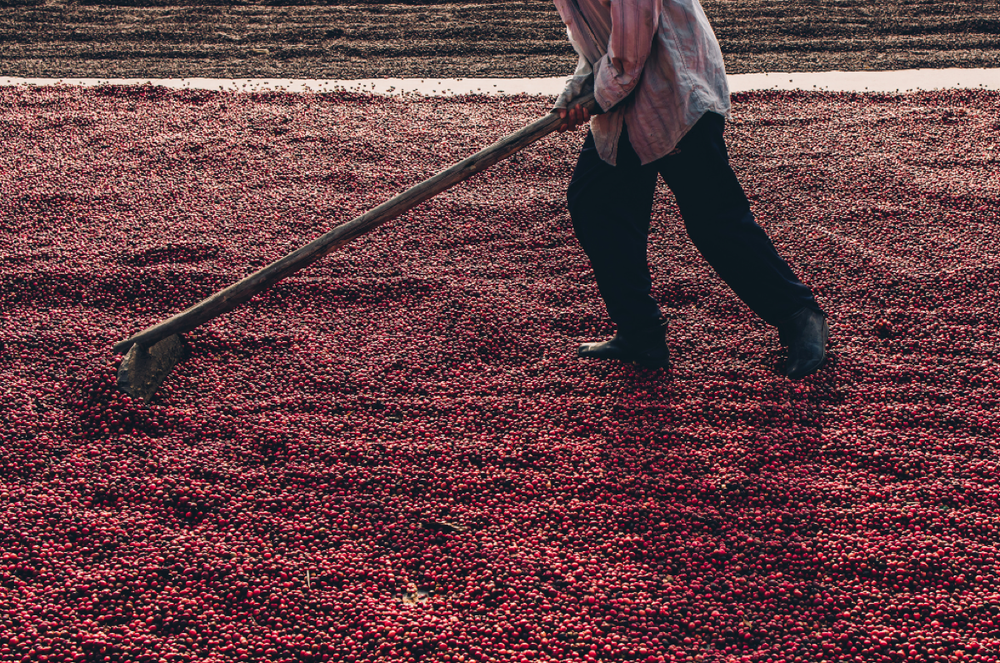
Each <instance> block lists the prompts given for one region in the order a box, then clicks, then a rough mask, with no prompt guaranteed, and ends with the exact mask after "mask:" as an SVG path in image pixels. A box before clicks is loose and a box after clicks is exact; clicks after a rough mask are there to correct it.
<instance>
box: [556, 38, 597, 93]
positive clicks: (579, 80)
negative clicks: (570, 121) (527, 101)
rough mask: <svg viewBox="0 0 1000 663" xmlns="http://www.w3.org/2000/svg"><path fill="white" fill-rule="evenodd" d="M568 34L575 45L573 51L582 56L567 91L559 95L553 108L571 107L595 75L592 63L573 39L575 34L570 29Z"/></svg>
mask: <svg viewBox="0 0 1000 663" xmlns="http://www.w3.org/2000/svg"><path fill="white" fill-rule="evenodd" d="M566 34H567V36H568V37H569V41H570V43H571V44H572V45H573V50H575V51H576V53H577V55H579V56H580V59H579V61H578V62H577V63H576V71H574V72H573V75H572V76H570V77H569V79H567V81H566V89H564V90H563V91H562V94H560V95H559V98H558V99H556V103H555V104H554V106H553V108H567V107H569V104H570V102H571V101H573V100H574V99H576V98H577V97H579V96H580V93H581V92H582V91H583V87H584V85H586V83H587V81H588V80H589V79H590V77H591V76H592V75H593V74H594V70H593V69H592V68H591V66H590V61H589V60H587V58H586V57H584V55H583V51H582V49H581V48H580V45H579V44H578V43H577V41H576V40H575V39H574V38H573V33H572V31H570V30H569V28H567V29H566Z"/></svg>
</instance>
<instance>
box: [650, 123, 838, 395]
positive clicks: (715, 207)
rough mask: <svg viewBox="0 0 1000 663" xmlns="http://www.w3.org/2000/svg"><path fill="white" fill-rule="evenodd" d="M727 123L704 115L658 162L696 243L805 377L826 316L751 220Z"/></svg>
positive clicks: (822, 349) (820, 350)
mask: <svg viewBox="0 0 1000 663" xmlns="http://www.w3.org/2000/svg"><path fill="white" fill-rule="evenodd" d="M724 126H725V118H723V117H722V116H721V115H718V114H716V113H706V114H705V116H704V117H702V118H701V120H699V121H698V123H697V124H696V125H695V126H694V127H693V128H692V129H691V131H690V132H688V134H687V135H685V136H684V138H683V139H682V140H681V142H680V143H679V145H678V148H679V152H678V153H677V154H675V155H672V156H666V157H663V158H662V159H660V160H659V161H657V162H656V164H655V165H656V167H657V169H658V170H659V171H660V174H661V175H662V176H663V179H664V180H665V181H666V182H667V185H668V186H669V187H670V189H671V190H672V191H673V192H674V195H675V196H676V198H677V204H678V207H680V210H681V215H682V216H683V217H684V224H685V226H686V227H687V231H688V234H689V235H690V236H691V240H692V241H693V242H694V244H695V246H696V247H697V248H698V250H699V251H700V252H701V254H702V255H703V256H705V258H706V259H707V260H708V262H709V264H711V265H712V267H713V269H715V271H716V272H717V273H718V274H719V276H720V277H722V279H723V280H724V281H725V282H726V283H727V284H728V285H729V287H731V288H732V289H733V291H734V292H736V294H737V295H738V296H739V297H740V299H742V300H743V301H744V302H745V303H746V304H747V306H749V307H750V308H751V310H753V311H754V312H755V313H756V314H757V315H759V316H760V317H761V318H763V319H764V321H766V322H768V323H770V324H772V325H775V326H777V327H778V329H779V331H780V332H781V341H782V343H783V344H785V345H787V346H788V363H787V365H786V367H785V370H786V373H787V375H788V376H789V377H790V378H800V377H804V376H805V375H808V374H809V373H812V372H813V371H815V370H816V369H817V368H819V366H820V365H821V364H822V363H823V359H824V357H825V355H826V343H827V336H828V334H829V330H828V327H827V322H826V316H825V315H824V314H823V312H822V310H821V309H820V307H819V304H817V303H816V299H815V298H814V297H813V294H812V291H811V290H810V289H809V288H808V287H806V286H805V285H804V284H803V283H802V282H801V281H799V279H798V278H797V277H796V276H795V274H793V273H792V270H791V268H790V267H789V266H788V263H786V262H785V261H784V259H783V258H782V257H781V256H780V255H778V252H777V251H776V250H775V248H774V245H773V244H772V243H771V240H770V239H769V238H768V236H767V233H765V232H764V230H763V229H762V228H761V227H760V226H758V225H757V223H756V221H755V220H754V216H753V213H752V212H751V211H750V203H749V201H748V200H747V197H746V195H745V194H744V193H743V187H741V186H740V183H739V181H738V180H737V178H736V175H735V173H733V169H732V168H731V167H730V165H729V154H728V153H727V151H726V143H725V141H724V139H723V137H722V134H723V129H724Z"/></svg>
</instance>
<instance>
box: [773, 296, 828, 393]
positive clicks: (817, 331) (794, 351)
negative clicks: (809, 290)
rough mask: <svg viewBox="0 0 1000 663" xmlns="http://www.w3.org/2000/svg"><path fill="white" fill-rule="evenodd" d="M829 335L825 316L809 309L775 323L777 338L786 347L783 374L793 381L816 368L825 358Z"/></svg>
mask: <svg viewBox="0 0 1000 663" xmlns="http://www.w3.org/2000/svg"><path fill="white" fill-rule="evenodd" d="M829 336H830V327H829V326H828V325H827V323H826V316H825V315H823V314H822V313H820V312H819V311H816V310H814V309H811V308H804V309H802V310H801V311H799V312H798V313H796V314H795V315H793V316H792V317H791V318H789V319H788V320H786V321H785V322H783V323H781V324H779V325H778V338H779V339H781V344H782V345H785V346H788V365H787V366H786V367H785V374H786V375H787V376H788V377H790V378H791V379H793V380H797V379H799V378H803V377H805V376H807V375H809V374H810V373H812V372H813V371H815V370H816V369H817V368H819V367H820V365H821V364H822V363H823V359H825V358H826V341H827V339H828V338H829Z"/></svg>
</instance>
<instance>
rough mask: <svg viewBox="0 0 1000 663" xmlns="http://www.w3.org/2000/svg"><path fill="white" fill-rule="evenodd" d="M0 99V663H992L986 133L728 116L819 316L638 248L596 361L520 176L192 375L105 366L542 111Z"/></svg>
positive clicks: (558, 233)
mask: <svg viewBox="0 0 1000 663" xmlns="http://www.w3.org/2000/svg"><path fill="white" fill-rule="evenodd" d="M548 103H550V100H548V99H544V98H534V97H509V98H486V97H475V96H470V97H456V98H449V99H441V98H419V97H396V98H390V97H379V96H371V95H362V94H347V93H336V94H302V95H292V94H286V93H281V92H275V93H266V94H257V93H236V92H195V91H167V90H165V89H161V88H155V87H149V86H138V87H101V88H94V89H80V88H67V87H49V88H24V87H20V88H4V89H3V90H2V91H0V137H2V145H3V149H2V150H0V219H2V222H0V279H2V290H0V301H2V309H0V320H2V327H0V351H2V362H0V376H2V382H0V392H2V393H0V426H2V431H3V432H2V435H3V444H2V447H0V661H4V662H6V661H139V662H144V661H156V662H161V661H166V662H174V661H194V660H206V661H230V660H252V661H272V660H273V661H338V662H339V661H344V662H348V663H354V662H358V663H360V662H372V661H394V662H395V661H404V662H405V661H446V662H458V661H461V662H465V661H471V662H478V661H497V662H499V661H581V662H583V661H587V662H590V661H647V662H659V661H705V662H715V661H718V662H739V663H750V662H761V663H765V662H769V663H782V662H784V663H800V662H801V663H807V662H808V663H819V662H821V661H827V662H833V661H837V662H840V661H855V662H862V661H882V662H897V661H899V662H902V661H927V662H945V661H947V662H949V663H952V662H958V661H963V662H964V661H996V660H998V652H1000V586H998V570H997V569H998V561H1000V557H998V556H1000V551H998V541H1000V520H998V513H1000V511H998V506H1000V505H998V491H1000V486H998V484H997V476H998V467H997V449H998V442H997V439H998V435H1000V415H998V407H997V406H998V379H1000V376H998V364H997V349H998V346H997V340H996V330H997V327H998V324H1000V320H998V311H1000V301H998V294H997V289H998V280H1000V274H998V269H997V249H998V245H1000V241H998V239H997V234H996V228H997V222H998V212H997V210H998V202H1000V200H998V198H1000V168H998V156H1000V154H998V144H1000V141H998V139H1000V121H998V120H997V118H998V117H1000V95H997V94H996V93H991V92H985V91H979V92H976V91H939V92H927V93H911V94H900V95H877V94H847V93H836V94H835V93H805V92H780V93H779V92H758V93H747V94H740V95H736V96H735V97H734V114H733V119H732V121H731V122H730V123H729V125H728V129H727V137H728V141H729V146H730V149H731V156H732V160H733V165H734V168H735V169H736V171H737V173H738V174H739V176H740V177H741V179H742V181H743V183H744V185H745V187H746V189H747V191H748V194H749V196H750V198H751V200H752V204H753V207H754V210H755V212H756V214H757V217H758V219H759V221H760V223H761V224H762V225H764V226H765V227H766V229H767V230H768V231H769V233H770V234H771V236H772V238H773V239H774V241H775V244H776V245H777V246H778V248H779V250H780V251H781V252H782V253H783V254H784V255H785V256H786V257H787V258H788V260H789V262H790V263H791V264H792V265H793V267H794V269H795V270H796V271H797V272H798V273H799V274H800V275H801V276H802V278H803V280H805V281H806V282H808V283H809V284H810V285H811V286H813V287H814V289H815V291H816V293H817V297H818V299H819V301H820V302H821V304H822V306H823V307H824V308H825V309H826V311H827V312H828V313H829V317H830V324H831V329H832V339H831V345H830V350H829V359H828V362H827V364H826V365H825V367H824V368H823V369H822V370H820V371H819V372H818V373H816V374H815V375H812V376H809V377H807V378H805V379H803V380H800V381H795V382H793V381H789V380H788V379H786V378H785V377H783V376H782V373H781V369H782V366H783V363H784V360H785V355H784V352H783V350H782V349H781V347H780V345H779V343H778V336H777V333H776V332H775V330H773V329H771V328H769V327H767V326H766V325H765V324H763V323H762V322H761V321H759V320H757V319H755V317H754V316H753V315H752V314H751V313H750V312H749V311H748V310H747V309H746V308H745V307H744V306H743V305H742V304H741V303H740V302H739V301H738V300H736V299H735V298H734V296H733V295H732V294H731V293H730V292H729V291H728V290H727V288H726V287H725V286H724V285H723V284H722V283H721V282H720V281H719V280H718V278H716V277H715V276H714V275H713V274H712V273H711V271H710V269H709V268H708V267H707V266H706V264H705V262H704V261H703V260H702V259H701V258H700V257H699V256H698V255H697V253H696V252H695V250H694V249H693V248H692V246H691V244H690V242H689V240H688V239H687V237H686V235H685V234H684V232H683V229H682V223H681V221H680V219H679V217H678V213H677V209H676V206H675V204H674V202H673V200H672V198H671V196H670V195H669V192H668V191H666V190H665V189H663V188H661V190H659V191H658V193H657V198H656V203H655V210H654V222H653V230H652V237H651V244H650V264H651V267H652V270H653V274H654V280H655V286H654V287H655V295H656V297H657V299H658V301H659V302H660V303H661V305H662V307H663V311H664V313H665V314H666V315H667V316H668V317H669V318H670V327H669V333H668V343H669V347H670V352H671V357H672V367H671V369H670V370H669V371H664V372H660V371H649V370H644V369H640V368H637V367H635V366H632V365H629V364H620V363H599V362H592V361H583V360H580V359H578V358H576V356H575V347H576V345H577V344H578V343H579V342H581V341H584V340H591V339H595V338H600V337H603V336H606V335H608V334H610V333H612V332H613V328H612V327H611V326H610V324H609V323H608V321H607V320H606V317H605V312H604V309H603V305H602V303H601V300H600V298H599V296H598V293H597V290H596V287H595V285H594V282H593V275H592V272H591V270H590V268H589V266H588V263H587V260H586V258H585V256H584V254H583V253H582V252H581V250H580V249H579V247H578V245H577V244H576V242H575V240H574V238H573V236H572V228H571V223H570V220H569V218H568V215H567V212H566V208H565V203H564V191H565V188H566V184H567V182H568V179H569V176H570V173H571V170H572V166H573V163H574V160H575V154H576V151H577V150H578V148H579V145H580V144H581V142H582V140H583V134H582V133H581V132H580V131H574V132H570V133H566V134H557V135H554V136H552V137H549V138H547V139H545V140H543V141H542V142H541V143H539V144H536V145H535V146H532V147H530V148H528V149H526V150H524V151H523V152H521V153H519V154H518V155H516V156H514V157H512V158H511V159H509V160H507V161H505V162H503V163H501V164H499V165H498V166H496V167H494V168H493V169H492V170H490V171H487V172H486V173H483V174H480V175H477V176H476V177H474V178H473V179H471V180H469V181H467V182H465V183H463V184H460V185H458V186H457V187H455V188H454V189H452V190H450V191H449V192H446V193H444V194H442V195H440V196H438V197H436V198H434V199H433V200H431V201H429V202H427V203H425V204H423V205H421V206H420V207H418V208H416V209H414V210H412V211H411V212H409V213H407V214H406V215H405V216H404V217H402V218H400V219H397V220H395V221H393V222H391V223H390V224H388V225H386V226H383V227H382V228H380V229H379V230H377V231H375V232H373V233H371V234H369V235H366V236H364V237H362V238H360V239H358V240H357V241H356V242H354V243H353V244H351V245H349V246H348V247H346V248H344V249H343V250H340V251H338V252H335V253H333V254H331V255H329V256H328V257H326V258H325V259H323V260H322V261H321V262H318V263H316V264H315V265H313V266H311V267H310V268H308V269H306V270H304V271H302V272H300V273H298V274H296V275H295V276H293V277H291V278H289V279H287V280H286V281H284V282H282V283H280V284H278V285H277V286H276V287H274V288H273V289H272V290H270V291H268V292H266V293H264V294H262V295H260V296H258V297H257V298H255V299H254V300H252V301H251V302H250V303H248V304H247V305H244V306H243V307H241V308H239V309H238V310H236V311H234V312H232V313H230V314H227V315H226V316H224V317H222V318H220V319H217V320H216V321H213V322H211V323H209V324H207V325H205V326H204V327H202V328H199V329H197V330H195V331H193V332H191V333H189V334H188V335H187V337H186V338H187V342H188V344H189V345H190V351H191V357H190V359H188V360H187V361H186V362H184V363H182V364H180V365H179V366H178V367H177V368H176V369H175V370H174V372H173V373H172V374H171V375H170V376H169V377H168V378H167V380H166V382H165V383H164V384H163V386H162V387H161V389H160V390H159V392H158V393H157V394H156V396H155V397H154V398H153V400H152V401H151V402H150V403H149V404H148V405H147V404H145V403H143V402H141V401H138V400H134V399H132V398H130V397H128V396H126V395H124V394H122V393H120V392H119V391H118V390H117V389H116V386H115V374H116V368H117V365H118V362H119V361H120V357H119V356H116V355H115V354H114V353H113V352H112V350H111V346H112V344H113V343H114V342H116V341H118V340H119V339H122V338H124V337H126V336H128V335H130V334H132V333H134V332H135V331H137V330H139V329H141V328H144V327H145V326H147V325H149V324H152V323H154V322H157V321H159V320H161V319H164V318H165V317H167V316H169V315H172V314H173V313H175V312H176V311H178V310H180V309H182V308H184V307H187V306H189V305H191V304H192V303H194V302H196V301H198V300H200V299H201V298H203V297H205V296H207V295H209V294H211V293H212V292H214V291H215V290H217V289H219V288H221V287H223V286H226V285H228V284H230V283H232V282H233V281H235V280H236V279H238V278H240V277H242V276H244V275H245V274H247V273H249V272H250V271H252V270H255V269H258V268H259V267H260V266H262V265H264V264H266V263H267V262H269V261H271V260H273V259H276V258H278V257H281V256H282V255H284V254H286V253H287V252H289V251H291V250H293V249H295V248H297V247H299V246H300V245H303V244H305V243H307V242H308V241H310V240H312V239H313V238H315V237H316V236H318V235H319V234H321V233H323V232H325V231H326V230H327V229H329V228H331V227H333V226H334V225H335V224H337V223H340V222H343V221H346V220H349V219H351V218H353V217H355V216H357V215H358V214H360V213H362V212H364V211H366V210H368V209H370V208H372V207H374V206H375V205H377V204H379V203H381V202H382V201H384V200H386V199H387V198H389V197H391V196H392V195H393V194H395V193H397V192H399V191H401V190H403V189H404V188H405V187H407V186H410V185H413V184H415V183H417V182H420V181H421V180H423V179H424V178H426V177H427V176H429V175H431V174H433V173H434V172H436V171H437V170H438V169H440V168H442V167H445V166H447V165H450V164H451V163H453V162H455V161H457V160H459V159H460V158H463V157H465V156H467V155H468V154H470V153H471V152H473V151H475V150H476V149H479V148H481V147H483V146H485V145H487V144H489V143H491V142H492V141H494V140H495V139H497V138H499V137H501V136H503V135H505V134H507V133H509V132H511V131H514V130H516V129H518V128H520V127H521V126H523V125H524V124H526V123H528V122H529V121H531V120H533V119H535V118H536V117H539V116H540V115H541V114H543V113H545V112H546V111H547V104H548Z"/></svg>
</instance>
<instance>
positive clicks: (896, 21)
mask: <svg viewBox="0 0 1000 663" xmlns="http://www.w3.org/2000/svg"><path fill="white" fill-rule="evenodd" d="M703 5H704V7H705V11H706V13H707V14H708V16H709V19H710V20H711V22H712V24H713V26H714V28H715V31H716V34H717V35H718V37H719V41H720V43H721V45H722V50H723V52H724V54H725V58H726V67H727V71H729V73H747V72H762V71H823V70H830V69H840V70H854V71H857V70H866V69H876V70H891V69H911V68H942V67H955V66H957V67H1000V2H997V1H996V0H989V1H987V0H958V1H956V2H941V1H939V0H904V1H902V2H872V1H860V0H704V2H703ZM574 64H575V57H574V55H573V53H572V50H571V49H570V47H569V44H568V42H567V40H566V35H565V31H564V27H563V25H562V23H561V22H560V20H559V17H558V15H557V14H556V11H555V7H554V5H553V3H552V2H551V0H522V1H516V0H480V1H479V2H443V1H440V0H396V1H395V2H384V1H383V2H379V1H370V2H343V1H336V0H334V1H331V2H326V3H315V2H312V3H307V2H295V1H294V0H292V1H290V2H289V1H285V0H272V1H267V0H263V1H260V0H247V1H246V2H208V3H205V2H198V3H195V2H185V1H183V0H174V1H169V0H167V1H159V2H157V1H155V0H131V1H129V0H124V1H121V2H111V3H96V2H90V1H89V0H77V1H72V2H69V1H66V0H0V76H27V77H128V78H133V77H150V78H174V77H176V78H183V77H193V76H205V77H219V78H250V77H252V78H259V77H264V78H266V77H282V78H328V79H355V78H373V77H382V76H401V77H528V76H560V75H565V74H567V73H569V71H571V70H572V68H573V65H574Z"/></svg>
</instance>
